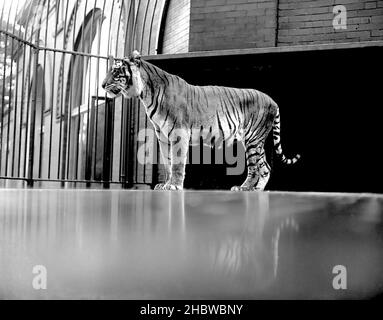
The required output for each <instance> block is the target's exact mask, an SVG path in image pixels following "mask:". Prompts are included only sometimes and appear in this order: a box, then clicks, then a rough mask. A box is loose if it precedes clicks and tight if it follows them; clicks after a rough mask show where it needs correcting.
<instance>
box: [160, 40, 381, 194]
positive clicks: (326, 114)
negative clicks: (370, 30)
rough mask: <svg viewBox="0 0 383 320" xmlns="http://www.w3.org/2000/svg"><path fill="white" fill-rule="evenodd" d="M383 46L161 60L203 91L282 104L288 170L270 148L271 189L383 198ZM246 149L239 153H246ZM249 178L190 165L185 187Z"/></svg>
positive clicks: (220, 186)
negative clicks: (242, 93)
mask: <svg viewBox="0 0 383 320" xmlns="http://www.w3.org/2000/svg"><path fill="white" fill-rule="evenodd" d="M382 49H383V48H380V47H368V48H357V49H333V50H320V51H318V50H314V51H305V52H280V53H266V54H245V55H223V56H212V57H197V58H196V57H193V58H179V59H168V60H167V59H164V60H158V61H153V63H154V64H156V65H158V66H159V67H161V68H163V69H164V70H166V71H168V72H171V73H174V74H177V75H179V76H181V77H183V78H184V79H185V80H187V81H188V82H189V83H191V84H196V85H224V86H231V87H237V88H255V89H258V90H260V91H263V92H265V93H267V94H268V95H270V96H271V97H272V98H273V99H274V100H275V101H276V102H277V103H278V105H279V108H280V114H281V139H282V147H283V151H284V153H285V154H286V155H287V156H288V157H289V156H294V155H295V153H300V154H301V155H302V159H301V160H300V161H299V162H298V163H297V164H295V165H294V166H289V167H286V166H284V165H281V164H280V163H279V161H278V160H277V158H276V157H275V155H274V156H273V152H272V150H271V145H272V143H271V141H269V142H268V143H267V154H268V160H269V162H270V163H271V165H272V168H273V171H272V176H271V179H270V182H269V184H268V186H267V189H269V190H297V191H298V190H299V191H331V192H334V191H337V192H379V193H381V192H383V187H382V183H381V181H382V177H383V174H382V173H383V169H382V160H381V156H380V148H381V145H382V144H381V136H382V134H381V128H382V119H381V113H380V109H381V107H382V89H383V86H382V75H383V63H382V59H381V58H382V51H383V50H382ZM240 149H241V148H239V151H241V150H240ZM245 177H246V172H245V173H244V174H243V175H241V176H239V175H238V176H227V175H226V167H225V166H224V165H188V166H187V169H186V179H185V188H196V189H228V188H230V187H231V186H232V185H239V184H241V183H242V182H243V180H244V179H245Z"/></svg>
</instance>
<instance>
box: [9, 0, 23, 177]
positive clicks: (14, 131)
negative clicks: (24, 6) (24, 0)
mask: <svg viewBox="0 0 383 320" xmlns="http://www.w3.org/2000/svg"><path fill="white" fill-rule="evenodd" d="M19 3H20V0H17V6H16V12H19ZM15 27H16V21H15V23H14V25H13V31H12V33H13V34H15V33H16V32H15ZM20 29H21V28H20ZM17 46H18V50H19V48H20V42H19V41H17ZM12 54H13V49H12ZM18 89H19V61H17V63H16V83H15V112H14V121H13V150H12V168H11V172H12V177H14V174H15V152H16V124H17V103H18ZM19 139H20V138H19ZM18 158H20V154H19V157H18Z"/></svg>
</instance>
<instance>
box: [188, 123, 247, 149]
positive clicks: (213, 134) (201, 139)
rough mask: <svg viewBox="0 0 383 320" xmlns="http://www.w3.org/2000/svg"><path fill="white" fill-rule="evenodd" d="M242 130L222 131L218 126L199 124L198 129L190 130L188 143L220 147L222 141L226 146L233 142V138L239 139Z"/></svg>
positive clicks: (241, 135)
mask: <svg viewBox="0 0 383 320" xmlns="http://www.w3.org/2000/svg"><path fill="white" fill-rule="evenodd" d="M242 132H243V130H241V129H239V130H236V131H230V130H228V131H222V130H221V129H220V128H219V126H218V125H217V126H206V127H203V126H201V127H200V128H198V129H193V128H192V130H191V133H190V145H192V146H197V145H200V144H203V145H205V146H208V147H211V148H213V147H218V148H221V147H222V145H223V143H225V144H226V145H227V146H230V145H232V144H233V142H234V140H235V139H236V140H238V141H241V140H242V137H243V134H242Z"/></svg>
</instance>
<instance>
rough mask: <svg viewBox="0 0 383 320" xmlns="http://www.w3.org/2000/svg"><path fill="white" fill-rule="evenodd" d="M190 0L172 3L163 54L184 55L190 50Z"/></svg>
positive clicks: (176, 0) (178, 0) (168, 15)
mask: <svg viewBox="0 0 383 320" xmlns="http://www.w3.org/2000/svg"><path fill="white" fill-rule="evenodd" d="M189 27H190V0H172V1H170V4H169V8H168V13H167V18H166V24H165V34H164V42H163V52H162V53H182V52H188V50H189Z"/></svg>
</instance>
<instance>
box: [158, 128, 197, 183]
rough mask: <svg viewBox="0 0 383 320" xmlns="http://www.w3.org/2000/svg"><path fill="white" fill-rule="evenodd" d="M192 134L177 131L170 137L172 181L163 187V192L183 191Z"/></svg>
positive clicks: (181, 130) (182, 130)
mask: <svg viewBox="0 0 383 320" xmlns="http://www.w3.org/2000/svg"><path fill="white" fill-rule="evenodd" d="M189 138H190V134H189V132H188V131H187V130H184V129H177V130H174V131H173V132H172V135H171V136H170V137H169V143H170V162H171V163H170V179H169V180H168V181H167V182H166V183H165V184H164V185H163V186H161V188H160V189H161V190H182V189H183V184H184V179H185V166H186V159H187V153H188V150H189Z"/></svg>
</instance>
